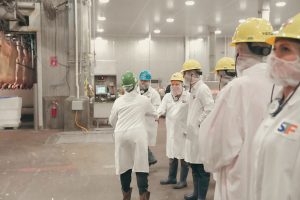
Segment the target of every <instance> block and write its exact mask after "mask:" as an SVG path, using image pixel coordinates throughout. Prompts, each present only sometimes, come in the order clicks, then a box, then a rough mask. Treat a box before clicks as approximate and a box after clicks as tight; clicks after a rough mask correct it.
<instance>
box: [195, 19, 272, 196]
mask: <svg viewBox="0 0 300 200" xmlns="http://www.w3.org/2000/svg"><path fill="white" fill-rule="evenodd" d="M272 31H273V28H272V26H271V24H270V23H269V22H268V21H266V20H263V19H260V18H249V19H247V20H246V22H244V23H241V24H240V25H239V26H238V27H237V29H236V31H235V34H234V36H233V38H232V45H234V46H235V48H236V54H237V60H236V70H237V73H238V77H237V78H235V79H233V80H232V81H231V82H229V83H228V84H227V85H226V87H224V88H223V89H222V90H221V92H220V93H219V95H218V97H217V99H216V103H215V107H214V109H213V111H212V112H211V113H210V114H209V115H208V117H207V118H206V119H205V120H204V122H203V123H202V125H201V127H200V131H199V148H200V151H199V152H200V154H201V155H199V156H200V157H201V160H202V162H203V164H204V168H205V169H206V170H207V171H209V172H214V173H215V179H216V188H215V196H214V199H215V200H253V199H248V198H247V197H248V193H249V184H250V176H251V174H250V171H251V170H250V164H251V161H250V159H249V154H250V152H251V149H252V142H253V137H254V135H255V132H256V131H257V128H258V126H259V125H260V123H261V122H262V120H263V117H264V114H265V112H266V110H267V105H268V102H269V100H270V94H271V93H270V90H271V88H272V83H271V81H270V80H269V79H268V78H267V76H266V69H267V65H266V63H263V58H264V56H267V55H268V54H269V53H270V52H271V45H269V44H267V43H265V39H266V37H267V36H270V35H271V34H272Z"/></svg>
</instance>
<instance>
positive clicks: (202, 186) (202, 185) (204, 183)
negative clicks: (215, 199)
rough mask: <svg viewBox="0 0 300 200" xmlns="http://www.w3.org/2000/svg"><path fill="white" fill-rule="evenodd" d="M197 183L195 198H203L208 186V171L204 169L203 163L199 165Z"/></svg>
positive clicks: (201, 199) (203, 199)
mask: <svg viewBox="0 0 300 200" xmlns="http://www.w3.org/2000/svg"><path fill="white" fill-rule="evenodd" d="M199 175H200V177H199V183H198V199H197V200H205V199H206V194H207V190H208V186H209V180H210V173H208V172H206V171H205V170H204V167H203V165H200V167H199Z"/></svg>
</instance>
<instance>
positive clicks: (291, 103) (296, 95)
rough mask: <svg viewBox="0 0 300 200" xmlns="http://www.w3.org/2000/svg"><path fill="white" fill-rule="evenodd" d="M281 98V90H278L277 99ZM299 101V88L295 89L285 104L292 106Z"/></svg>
mask: <svg viewBox="0 0 300 200" xmlns="http://www.w3.org/2000/svg"><path fill="white" fill-rule="evenodd" d="M282 96H283V89H281V90H280V92H279V93H278V95H277V97H278V98H281V97H282ZM299 101H300V87H299V88H298V89H297V91H296V92H295V94H294V95H293V97H292V98H291V99H290V100H289V102H287V105H294V104H295V103H297V102H299Z"/></svg>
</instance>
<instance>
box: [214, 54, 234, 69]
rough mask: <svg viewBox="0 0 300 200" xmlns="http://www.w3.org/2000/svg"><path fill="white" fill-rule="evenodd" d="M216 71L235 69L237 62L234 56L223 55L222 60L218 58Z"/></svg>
mask: <svg viewBox="0 0 300 200" xmlns="http://www.w3.org/2000/svg"><path fill="white" fill-rule="evenodd" d="M215 70H216V71H219V70H235V62H234V60H233V58H230V57H223V58H221V59H220V60H218V62H217V64H216V67H215Z"/></svg>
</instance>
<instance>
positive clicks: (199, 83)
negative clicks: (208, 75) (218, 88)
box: [191, 79, 203, 93]
mask: <svg viewBox="0 0 300 200" xmlns="http://www.w3.org/2000/svg"><path fill="white" fill-rule="evenodd" d="M202 83H203V81H202V80H201V79H199V81H197V83H195V85H193V86H192V89H191V93H194V92H195V91H197V88H198V87H199V86H200V85H201V84H202Z"/></svg>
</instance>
